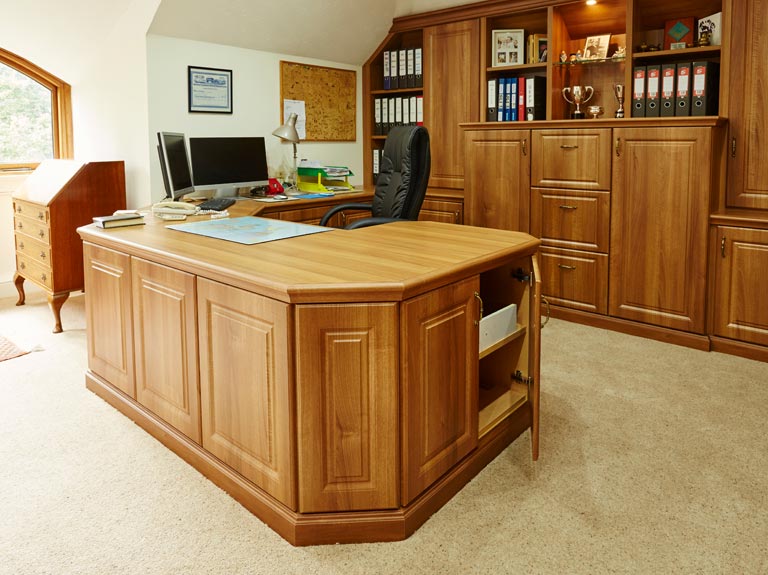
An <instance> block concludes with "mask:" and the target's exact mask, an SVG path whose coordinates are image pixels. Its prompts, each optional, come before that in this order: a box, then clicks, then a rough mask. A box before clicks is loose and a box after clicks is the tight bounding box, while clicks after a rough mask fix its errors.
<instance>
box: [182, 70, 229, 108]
mask: <svg viewBox="0 0 768 575" xmlns="http://www.w3.org/2000/svg"><path fill="white" fill-rule="evenodd" d="M188 82H189V84H188V85H189V111H190V112H206V113H217V114H231V113H232V70H221V69H218V68H202V67H200V66H188Z"/></svg>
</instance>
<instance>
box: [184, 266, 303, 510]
mask: <svg viewBox="0 0 768 575" xmlns="http://www.w3.org/2000/svg"><path fill="white" fill-rule="evenodd" d="M197 306H198V307H197V315H198V333H199V338H200V411H201V414H202V438H203V441H202V443H203V447H205V448H206V449H207V450H208V451H210V452H211V453H212V454H213V455H215V456H216V457H218V458H219V459H221V460H222V461H223V462H224V463H226V464H227V465H229V466H230V467H231V468H233V469H234V470H235V471H237V472H239V473H240V474H241V475H242V476H244V477H245V478H246V479H248V480H250V481H251V482H252V483H254V484H255V485H256V486H258V487H260V488H261V489H263V490H264V491H266V492H267V493H269V494H270V495H271V496H273V497H274V498H275V499H277V500H278V501H281V502H282V503H284V504H285V505H287V506H288V507H289V508H291V509H294V510H295V509H296V484H295V464H294V457H295V455H294V453H295V452H294V449H293V442H292V429H293V426H294V418H293V409H292V406H293V404H294V393H293V384H292V382H293V371H292V367H291V366H292V360H290V359H289V358H291V357H292V356H293V347H292V345H291V342H290V341H289V316H290V307H289V306H288V304H285V303H283V302H279V301H276V300H272V299H270V298H267V297H264V296H260V295H257V294H254V293H251V292H248V291H245V290H242V289H238V288H234V287H231V286H227V285H224V284H220V283H218V282H214V281H210V280H207V279H203V278H198V280H197Z"/></svg>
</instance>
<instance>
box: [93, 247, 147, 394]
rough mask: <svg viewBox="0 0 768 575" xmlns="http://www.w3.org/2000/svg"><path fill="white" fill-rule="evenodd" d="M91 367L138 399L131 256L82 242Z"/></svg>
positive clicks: (103, 377) (121, 389)
mask: <svg viewBox="0 0 768 575" xmlns="http://www.w3.org/2000/svg"><path fill="white" fill-rule="evenodd" d="M83 248H84V249H83V252H84V260H85V321H86V330H85V333H86V336H87V341H88V368H89V369H90V370H91V371H92V372H93V373H95V374H96V375H98V376H100V377H101V379H102V380H103V381H105V382H109V383H111V384H112V385H114V386H115V387H117V388H118V389H119V390H120V391H122V392H123V393H125V394H126V395H129V396H130V397H132V398H134V399H135V398H136V385H135V382H134V366H133V316H132V313H131V258H130V256H128V255H126V254H124V253H121V252H116V251H114V250H110V249H107V248H102V247H98V246H95V245H93V244H90V243H88V242H84V243H83Z"/></svg>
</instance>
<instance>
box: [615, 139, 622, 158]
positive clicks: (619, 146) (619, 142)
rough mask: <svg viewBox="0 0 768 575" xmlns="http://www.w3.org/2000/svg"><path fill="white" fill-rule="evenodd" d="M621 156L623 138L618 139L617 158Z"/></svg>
mask: <svg viewBox="0 0 768 575" xmlns="http://www.w3.org/2000/svg"><path fill="white" fill-rule="evenodd" d="M619 156H621V138H616V157H617V158H618V157H619Z"/></svg>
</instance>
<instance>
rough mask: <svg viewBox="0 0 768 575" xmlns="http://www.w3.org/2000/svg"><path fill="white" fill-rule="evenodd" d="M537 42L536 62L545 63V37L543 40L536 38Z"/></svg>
mask: <svg viewBox="0 0 768 575" xmlns="http://www.w3.org/2000/svg"><path fill="white" fill-rule="evenodd" d="M537 41H538V46H537V48H538V52H539V54H538V57H539V58H538V61H539V62H546V61H547V37H546V36H544V37H543V38H537Z"/></svg>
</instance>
